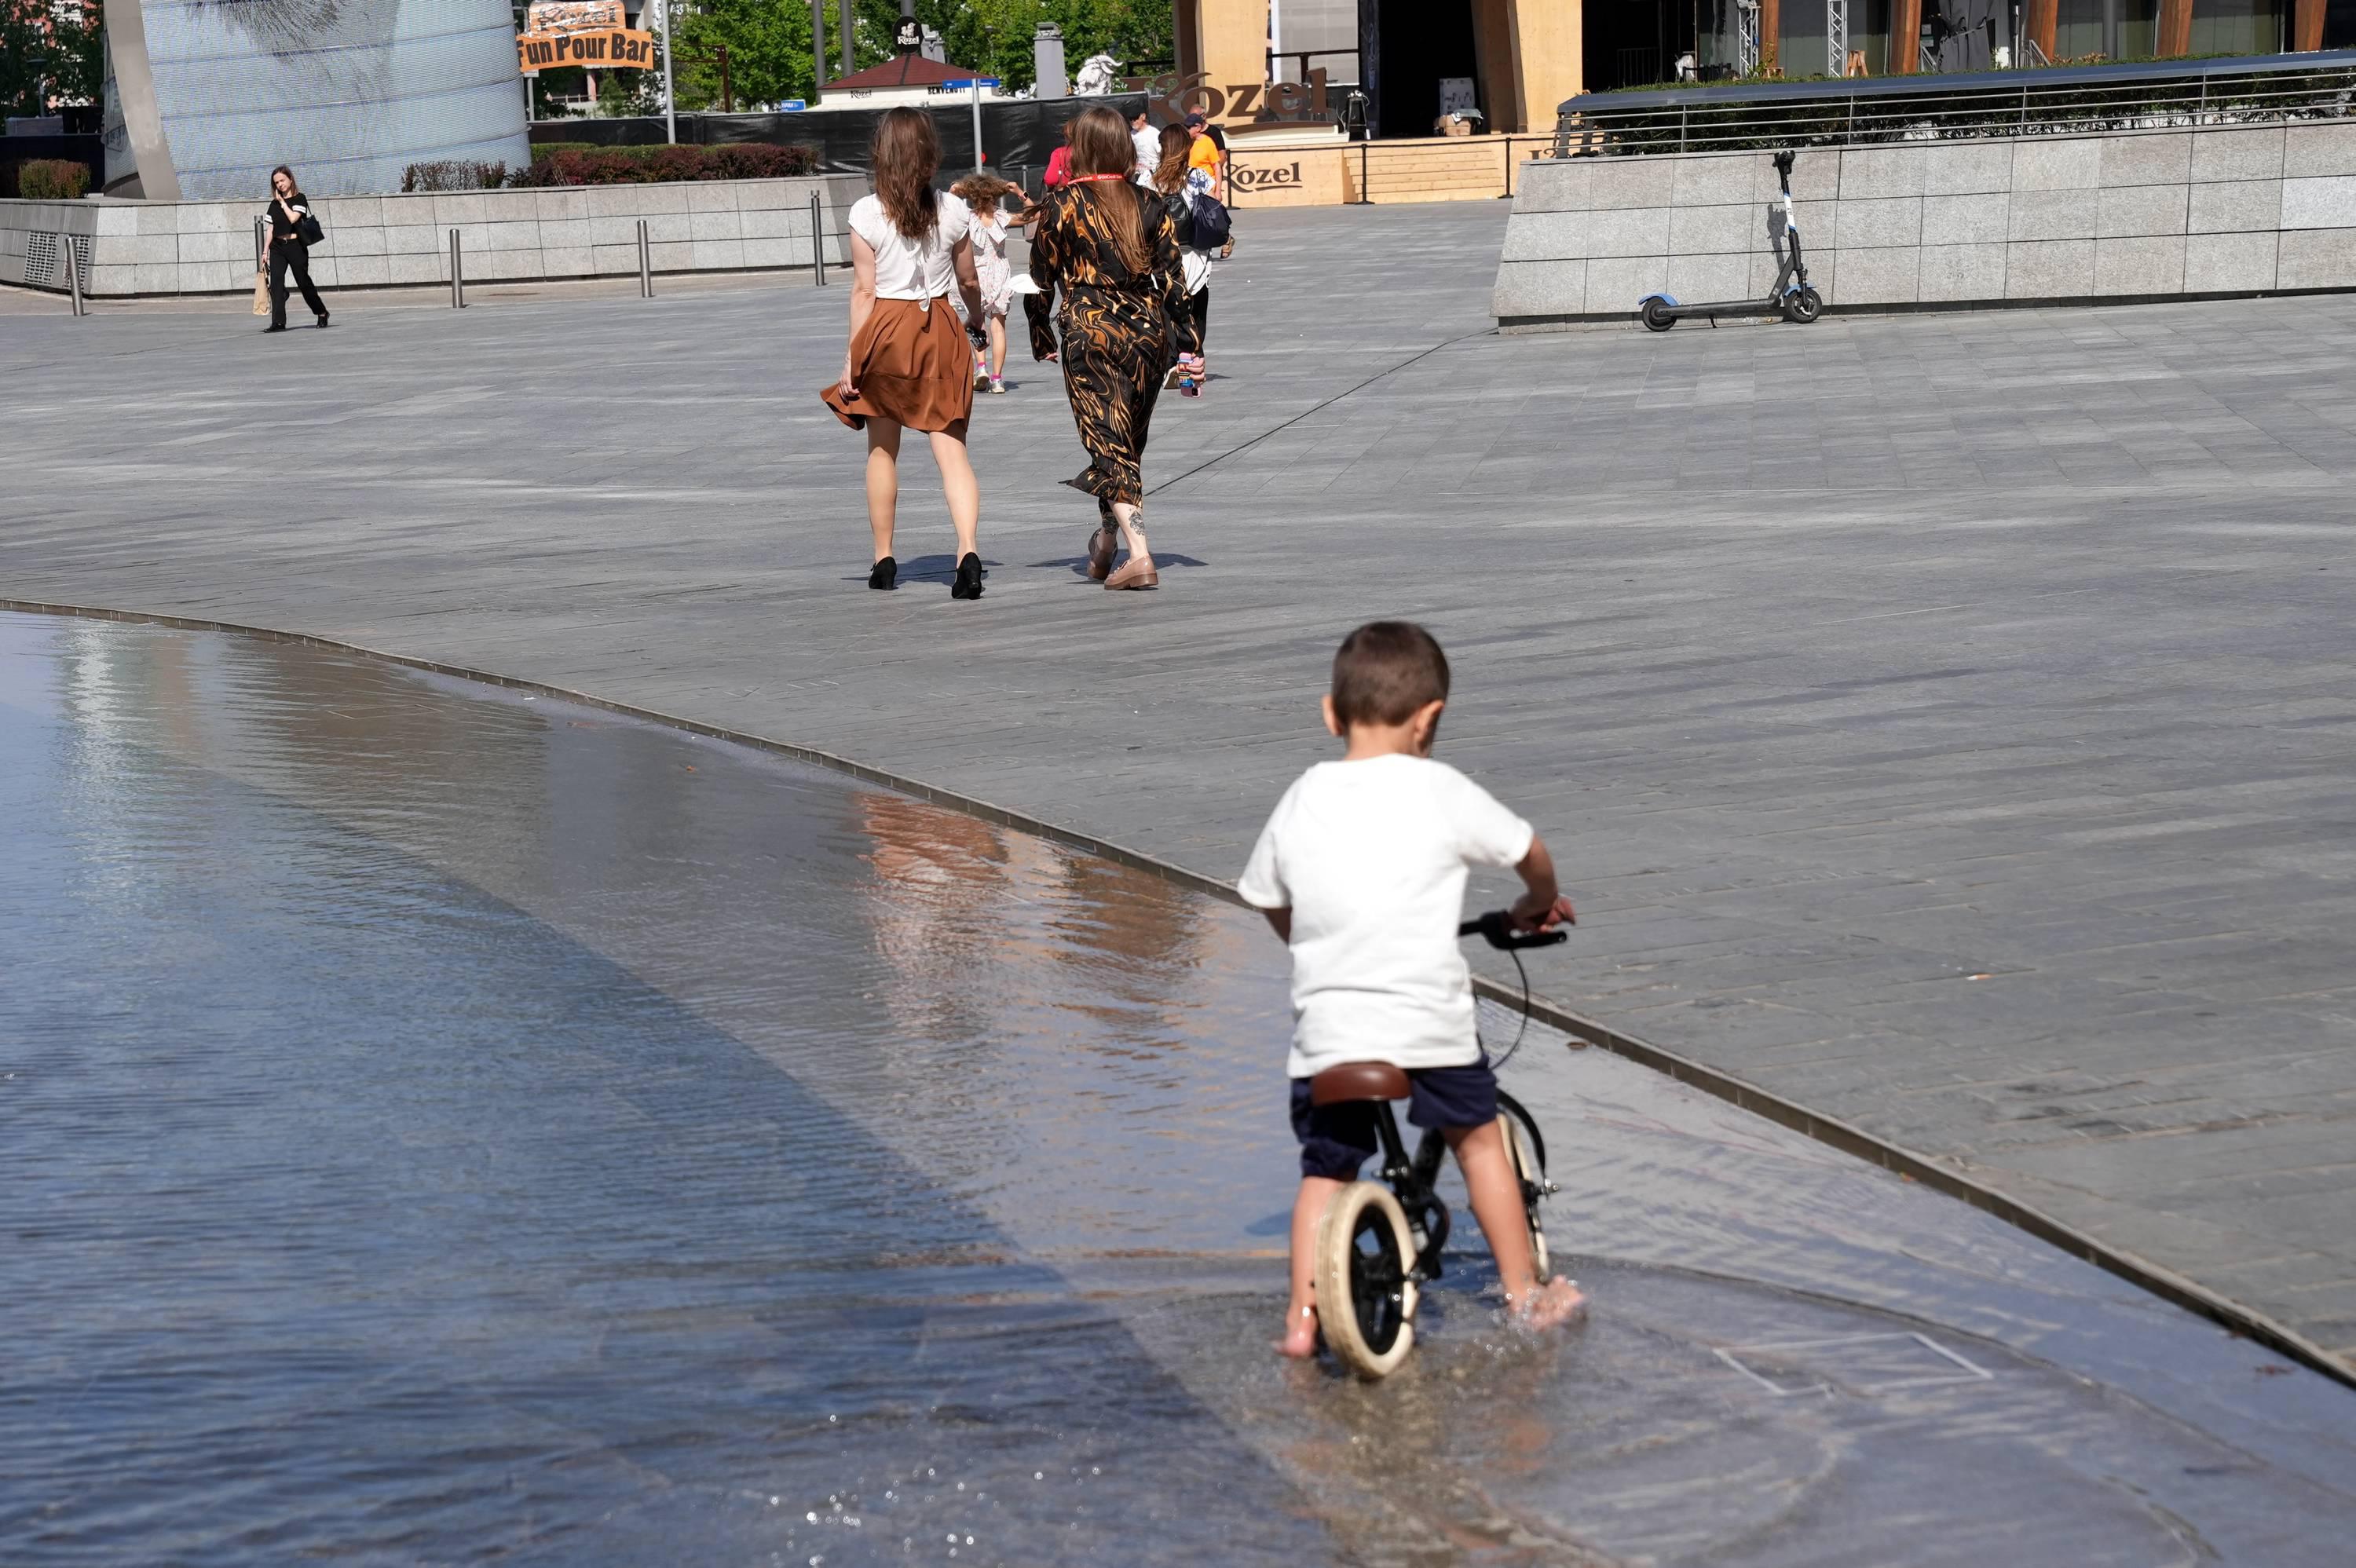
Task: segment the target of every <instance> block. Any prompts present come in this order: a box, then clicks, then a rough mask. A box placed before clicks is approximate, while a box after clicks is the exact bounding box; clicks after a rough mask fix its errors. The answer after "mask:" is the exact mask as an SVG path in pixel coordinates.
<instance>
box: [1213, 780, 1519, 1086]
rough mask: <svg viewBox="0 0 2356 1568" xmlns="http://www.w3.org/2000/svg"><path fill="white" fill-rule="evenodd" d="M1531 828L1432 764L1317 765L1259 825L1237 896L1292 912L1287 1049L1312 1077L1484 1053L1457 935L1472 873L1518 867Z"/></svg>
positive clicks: (1451, 1062)
mask: <svg viewBox="0 0 2356 1568" xmlns="http://www.w3.org/2000/svg"><path fill="white" fill-rule="evenodd" d="M1533 836H1534V835H1533V834H1532V831H1531V828H1530V825H1529V824H1528V823H1526V822H1525V821H1523V820H1522V819H1521V818H1520V817H1518V816H1515V815H1514V814H1513V813H1512V812H1510V811H1508V810H1506V809H1505V807H1504V806H1502V805H1498V804H1497V802H1496V799H1495V797H1494V796H1493V795H1490V794H1489V792H1488V791H1487V790H1484V789H1483V788H1482V787H1481V786H1480V785H1479V784H1474V783H1473V782H1472V780H1471V779H1468V778H1466V777H1465V776H1464V775H1463V774H1462V773H1458V772H1457V771H1456V770H1455V769H1454V768H1451V767H1450V766H1449V765H1448V764H1447V763H1436V762H1433V761H1432V760H1431V759H1430V758H1429V757H1411V756H1405V755H1395V756H1387V757H1368V758H1366V759H1365V760H1364V761H1362V762H1355V763H1318V764H1317V765H1316V766H1315V767H1313V768H1312V769H1310V770H1309V771H1308V772H1307V773H1303V774H1301V776H1300V777H1299V778H1298V779H1295V780H1294V781H1293V783H1292V787H1291V788H1290V789H1289V790H1286V791H1285V792H1284V798H1283V799H1282V800H1280V801H1278V802H1277V803H1276V810H1275V812H1274V813H1273V814H1271V815H1270V816H1269V819H1268V826H1267V827H1264V828H1262V829H1260V835H1259V842H1258V844H1257V845H1255V846H1254V847H1253V848H1252V853H1251V860H1250V863H1249V864H1248V865H1247V866H1245V868H1244V875H1243V880H1242V882H1241V884H1240V890H1241V891H1242V893H1243V896H1244V901H1245V902H1246V903H1248V904H1251V905H1253V906H1254V907H1255V908H1258V909H1284V908H1286V907H1288V906H1289V907H1290V909H1291V911H1292V1016H1293V1029H1292V1054H1291V1055H1290V1057H1289V1058H1287V1059H1286V1061H1285V1066H1284V1070H1285V1072H1287V1073H1288V1074H1289V1075H1290V1076H1291V1077H1294V1078H1307V1077H1310V1076H1312V1074H1315V1073H1317V1072H1323V1070H1324V1069H1326V1068H1328V1067H1332V1066H1333V1065H1335V1064H1336V1063H1338V1062H1344V1061H1388V1062H1393V1063H1396V1064H1397V1065H1398V1066H1400V1067H1461V1066H1465V1065H1468V1064H1470V1063H1472V1062H1474V1061H1479V1060H1480V1059H1481V1047H1480V1042H1479V1040H1477V1039H1476V1038H1475V1037H1474V1035H1473V1032H1472V974H1471V971H1469V970H1468V969H1466V967H1465V965H1464V954H1463V950H1462V948H1461V947H1460V946H1459V944H1458V942H1457V937H1456V926H1457V923H1458V922H1460V921H1462V919H1463V918H1464V880H1465V875H1466V872H1467V870H1468V869H1470V868H1471V867H1473V866H1513V865H1518V864H1519V863H1520V862H1521V859H1522V858H1523V857H1524V856H1526V855H1527V854H1528V853H1529V852H1530V840H1531V838H1532V837H1533Z"/></svg>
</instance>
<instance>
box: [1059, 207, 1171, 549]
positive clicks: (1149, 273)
mask: <svg viewBox="0 0 2356 1568" xmlns="http://www.w3.org/2000/svg"><path fill="white" fill-rule="evenodd" d="M1116 201H1125V202H1133V203H1135V204H1136V209H1137V214H1138V219H1139V221H1140V222H1141V224H1142V225H1143V226H1144V234H1145V245H1146V251H1147V252H1148V256H1149V266H1148V267H1147V269H1146V270H1145V271H1143V272H1131V271H1130V269H1129V267H1128V266H1126V265H1125V264H1124V263H1123V262H1122V261H1121V259H1120V252H1119V250H1118V249H1117V248H1116V247H1115V246H1114V244H1113V241H1112V238H1111V236H1110V235H1109V234H1108V232H1107V231H1106V229H1105V226H1104V225H1105V219H1104V214H1103V212H1102V211H1101V210H1100V209H1099V208H1098V203H1106V204H1109V203H1112V202H1116ZM1031 276H1032V278H1033V281H1035V282H1036V283H1038V285H1039V287H1040V290H1041V291H1042V293H1045V292H1047V291H1051V290H1053V289H1055V288H1057V287H1058V286H1060V287H1061V288H1062V289H1063V291H1064V304H1063V309H1062V311H1061V313H1060V316H1059V323H1060V325H1062V327H1063V333H1064V343H1063V366H1064V389H1065V391H1066V393H1067V394H1068V395H1069V396H1070V399H1071V403H1072V421H1073V422H1074V423H1075V424H1076V425H1078V426H1079V428H1080V444H1081V445H1082V446H1085V447H1087V449H1088V466H1087V469H1086V470H1085V471H1084V472H1083V473H1081V474H1080V475H1079V476H1078V477H1076V478H1073V479H1066V480H1065V481H1064V483H1065V484H1066V485H1071V486H1072V487H1073V488H1074V489H1076V490H1086V491H1087V493H1088V494H1090V495H1092V496H1095V497H1096V498H1097V500H1098V503H1100V504H1101V505H1104V506H1109V505H1112V504H1114V503H1119V504H1122V505H1126V506H1132V507H1133V506H1136V505H1139V504H1140V503H1141V502H1142V501H1143V500H1144V498H1145V485H1144V475H1143V464H1144V458H1145V437H1146V433H1147V431H1148V429H1149V428H1150V427H1151V424H1152V422H1153V400H1154V397H1155V395H1156V394H1157V393H1159V392H1160V391H1161V390H1162V376H1163V375H1164V374H1165V373H1166V372H1167V371H1168V370H1169V368H1170V367H1171V365H1172V364H1173V361H1174V359H1175V357H1176V356H1178V355H1180V354H1198V353H1200V352H1201V351H1202V347H1201V343H1200V341H1199V340H1198V339H1197V337H1196V336H1195V332H1194V314H1193V313H1192V312H1191V311H1189V310H1188V309H1187V306H1186V281H1185V273H1184V271H1183V267H1182V265H1181V263H1180V261H1179V255H1178V236H1177V234H1176V232H1175V231H1174V230H1173V229H1172V228H1171V225H1170V215H1169V214H1168V213H1167V212H1166V211H1164V210H1163V209H1162V198H1161V197H1158V196H1156V195H1154V194H1153V193H1152V192H1151V191H1149V190H1145V189H1142V188H1141V187H1138V186H1135V185H1132V184H1130V182H1129V181H1127V180H1110V179H1108V180H1075V181H1073V182H1072V183H1071V184H1069V185H1066V186H1063V187H1059V188H1058V189H1055V190H1053V191H1050V192H1049V193H1048V194H1047V196H1046V198H1045V199H1044V201H1043V202H1042V203H1041V210H1040V216H1039V226H1038V228H1037V229H1036V230H1034V231H1033V236H1032V240H1031Z"/></svg>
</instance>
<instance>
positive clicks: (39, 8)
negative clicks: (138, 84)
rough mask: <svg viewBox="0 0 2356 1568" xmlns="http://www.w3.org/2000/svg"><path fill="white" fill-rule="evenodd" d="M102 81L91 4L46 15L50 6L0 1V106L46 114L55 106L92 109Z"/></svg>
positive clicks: (102, 57)
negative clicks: (89, 106)
mask: <svg viewBox="0 0 2356 1568" xmlns="http://www.w3.org/2000/svg"><path fill="white" fill-rule="evenodd" d="M105 75H106V44H105V38H104V36H103V34H102V32H101V30H100V16H99V10H98V5H97V4H96V0H91V3H89V4H87V5H82V6H80V7H79V8H69V7H66V6H59V7H58V8H57V9H56V10H54V11H53V10H52V9H51V5H50V0H0V106H5V112H7V113H10V114H47V113H49V112H52V110H53V108H54V107H55V106H56V105H57V104H59V103H95V102H97V101H98V95H99V92H100V90H101V87H102V84H103V82H104V80H105Z"/></svg>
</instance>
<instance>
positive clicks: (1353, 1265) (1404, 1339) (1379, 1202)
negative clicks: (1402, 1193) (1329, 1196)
mask: <svg viewBox="0 0 2356 1568" xmlns="http://www.w3.org/2000/svg"><path fill="white" fill-rule="evenodd" d="M1414 1260H1415V1241H1414V1238H1413V1236H1412V1234H1411V1233H1410V1232H1408V1224H1407V1212H1406V1211H1404V1210H1402V1209H1401V1208H1400V1207H1399V1203H1398V1199H1396V1198H1394V1197H1392V1196H1391V1190H1390V1189H1389V1188H1387V1187H1385V1186H1383V1185H1381V1184H1380V1183H1378V1182H1373V1181H1354V1182H1352V1183H1350V1185H1349V1186H1347V1187H1344V1189H1342V1190H1341V1191H1339V1192H1337V1193H1335V1194H1334V1195H1333V1201H1332V1202H1331V1203H1328V1204H1327V1205H1326V1206H1325V1214H1324V1218H1323V1219H1322V1220H1320V1221H1318V1225H1317V1262H1316V1276H1315V1277H1316V1285H1317V1326H1318V1328H1320V1329H1322V1330H1323V1333H1324V1335H1325V1343H1326V1344H1328V1345H1330V1346H1332V1347H1333V1354H1334V1355H1335V1357H1337V1358H1338V1359H1339V1360H1341V1362H1342V1364H1343V1365H1344V1366H1345V1367H1347V1368H1349V1369H1350V1371H1353V1372H1355V1373H1356V1374H1357V1375H1358V1376H1359V1377H1361V1378H1365V1379H1366V1380H1368V1381H1373V1380H1374V1379H1376V1378H1384V1377H1388V1376H1389V1375H1390V1374H1391V1373H1392V1372H1393V1371H1397V1370H1398V1365H1399V1363H1400V1362H1401V1361H1404V1360H1407V1353H1408V1350H1409V1349H1411V1348H1412V1347H1413V1346H1414V1344H1415V1305H1416V1292H1415V1280H1414V1279H1413V1277H1412V1276H1411V1275H1410V1272H1409V1271H1410V1270H1411V1268H1412V1267H1413V1264H1414Z"/></svg>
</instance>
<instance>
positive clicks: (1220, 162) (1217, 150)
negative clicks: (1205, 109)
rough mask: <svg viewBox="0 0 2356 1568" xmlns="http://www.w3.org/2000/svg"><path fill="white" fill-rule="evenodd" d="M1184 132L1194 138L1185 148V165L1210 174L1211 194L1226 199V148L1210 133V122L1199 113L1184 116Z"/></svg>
mask: <svg viewBox="0 0 2356 1568" xmlns="http://www.w3.org/2000/svg"><path fill="white" fill-rule="evenodd" d="M1186 133H1187V134H1189V135H1191V136H1193V137H1194V145H1193V146H1192V147H1190V148H1188V149H1187V153H1186V166H1187V167H1188V168H1190V169H1200V170H1202V171H1203V172H1204V173H1205V174H1206V175H1208V176H1211V194H1212V195H1213V196H1215V197H1218V198H1219V200H1220V201H1222V202H1225V201H1226V199H1227V150H1226V148H1225V147H1223V146H1221V145H1220V144H1219V143H1218V142H1217V140H1216V139H1215V138H1214V137H1213V136H1212V134H1211V123H1210V122H1209V121H1208V120H1206V119H1205V118H1204V117H1203V116H1202V115H1200V114H1189V115H1187V116H1186Z"/></svg>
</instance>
